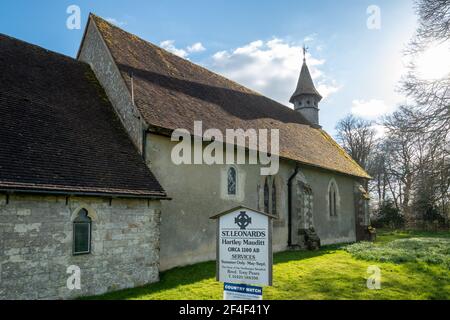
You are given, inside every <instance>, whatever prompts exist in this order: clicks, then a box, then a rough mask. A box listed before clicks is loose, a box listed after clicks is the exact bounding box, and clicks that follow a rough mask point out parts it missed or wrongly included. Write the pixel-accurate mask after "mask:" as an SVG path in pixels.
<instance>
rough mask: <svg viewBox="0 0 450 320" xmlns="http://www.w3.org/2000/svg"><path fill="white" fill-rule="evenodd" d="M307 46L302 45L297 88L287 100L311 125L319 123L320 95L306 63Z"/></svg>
mask: <svg viewBox="0 0 450 320" xmlns="http://www.w3.org/2000/svg"><path fill="white" fill-rule="evenodd" d="M307 52H308V48H307V47H306V46H305V45H303V65H302V69H301V71H300V77H299V79H298V83H297V88H296V89H295V92H294V94H293V95H292V97H291V99H290V100H289V101H290V102H291V103H293V104H294V109H295V110H297V111H298V112H300V113H301V114H302V115H303V116H304V117H305V118H306V119H307V120H308V121H309V122H311V124H312V125H314V126H318V127H320V125H319V102H320V101H321V100H322V96H321V95H320V93H319V92H318V91H317V90H316V87H315V86H314V82H313V80H312V77H311V74H310V72H309V69H308V65H307V64H306V53H307Z"/></svg>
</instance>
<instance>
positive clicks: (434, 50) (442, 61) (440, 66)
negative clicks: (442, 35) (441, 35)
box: [417, 42, 450, 80]
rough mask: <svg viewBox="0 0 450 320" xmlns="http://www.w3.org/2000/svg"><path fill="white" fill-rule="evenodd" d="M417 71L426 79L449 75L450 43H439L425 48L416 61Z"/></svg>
mask: <svg viewBox="0 0 450 320" xmlns="http://www.w3.org/2000/svg"><path fill="white" fill-rule="evenodd" d="M417 71H418V75H419V76H420V77H421V78H423V79H426V80H436V79H442V78H445V77H446V76H450V44H449V43H448V42H446V43H441V44H438V45H435V46H432V47H430V48H429V49H428V50H426V51H425V52H424V53H423V54H422V55H421V56H420V57H419V59H418V61H417Z"/></svg>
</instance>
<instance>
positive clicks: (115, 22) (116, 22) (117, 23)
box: [105, 17, 127, 27]
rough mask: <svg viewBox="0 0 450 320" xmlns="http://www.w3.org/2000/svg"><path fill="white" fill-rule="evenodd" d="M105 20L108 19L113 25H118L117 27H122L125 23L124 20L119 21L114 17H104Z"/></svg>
mask: <svg viewBox="0 0 450 320" xmlns="http://www.w3.org/2000/svg"><path fill="white" fill-rule="evenodd" d="M105 20H106V21H108V22H109V23H112V24H113V25H116V26H118V27H123V26H126V25H127V22H126V21H119V20H117V19H116V18H111V17H109V18H106V19H105Z"/></svg>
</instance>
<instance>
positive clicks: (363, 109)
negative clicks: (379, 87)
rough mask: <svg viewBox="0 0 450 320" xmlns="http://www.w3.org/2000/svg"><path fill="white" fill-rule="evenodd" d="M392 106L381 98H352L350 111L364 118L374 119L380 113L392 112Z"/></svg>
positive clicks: (380, 114)
mask: <svg viewBox="0 0 450 320" xmlns="http://www.w3.org/2000/svg"><path fill="white" fill-rule="evenodd" d="M393 110H394V108H393V107H392V106H389V105H387V104H386V103H385V102H384V101H383V100H377V99H371V100H367V101H366V100H357V99H356V100H353V101H352V113H353V114H354V115H355V116H358V117H361V118H365V119H376V118H378V117H380V116H382V115H385V114H388V113H390V112H392V111H393Z"/></svg>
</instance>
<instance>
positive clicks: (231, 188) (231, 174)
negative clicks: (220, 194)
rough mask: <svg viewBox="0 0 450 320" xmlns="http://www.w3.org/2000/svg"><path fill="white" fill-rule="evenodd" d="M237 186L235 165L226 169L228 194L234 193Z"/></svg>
mask: <svg viewBox="0 0 450 320" xmlns="http://www.w3.org/2000/svg"><path fill="white" fill-rule="evenodd" d="M236 187H237V172H236V168H235V167H230V168H229V169H228V179H227V191H228V195H233V196H234V195H236Z"/></svg>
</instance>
